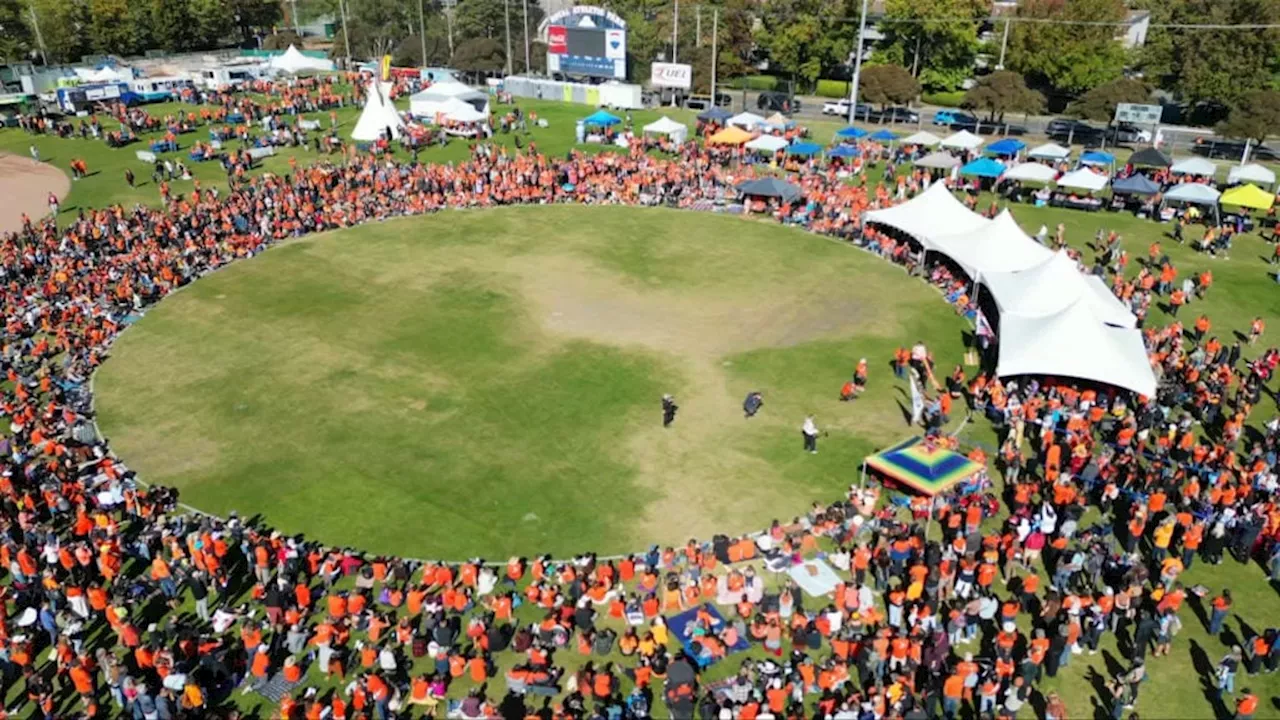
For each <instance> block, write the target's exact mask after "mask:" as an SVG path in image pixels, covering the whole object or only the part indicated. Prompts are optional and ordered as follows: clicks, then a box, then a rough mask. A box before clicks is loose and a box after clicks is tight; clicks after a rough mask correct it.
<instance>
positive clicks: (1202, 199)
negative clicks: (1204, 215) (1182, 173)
mask: <svg viewBox="0 0 1280 720" xmlns="http://www.w3.org/2000/svg"><path fill="white" fill-rule="evenodd" d="M1220 195H1222V193H1220V192H1218V191H1217V190H1214V189H1213V188H1211V187H1209V186H1208V185H1205V184H1203V183H1182V184H1181V185H1175V186H1174V187H1173V189H1172V190H1170V191H1169V192H1167V193H1165V195H1164V199H1165V201H1166V202H1180V203H1187V204H1189V205H1217V204H1218V197H1219V196H1220Z"/></svg>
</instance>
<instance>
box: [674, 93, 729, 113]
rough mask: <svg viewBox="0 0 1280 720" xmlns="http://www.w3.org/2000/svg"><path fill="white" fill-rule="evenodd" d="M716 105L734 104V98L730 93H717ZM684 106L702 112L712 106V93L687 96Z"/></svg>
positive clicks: (724, 106)
mask: <svg viewBox="0 0 1280 720" xmlns="http://www.w3.org/2000/svg"><path fill="white" fill-rule="evenodd" d="M716 105H718V106H720V107H722V108H727V107H729V106H731V105H733V98H732V97H730V96H729V94H728V93H716ZM684 106H685V107H686V108H689V109H690V110H696V111H698V112H702V111H704V110H709V109H710V108H711V96H710V95H690V96H689V97H687V98H685V100H684Z"/></svg>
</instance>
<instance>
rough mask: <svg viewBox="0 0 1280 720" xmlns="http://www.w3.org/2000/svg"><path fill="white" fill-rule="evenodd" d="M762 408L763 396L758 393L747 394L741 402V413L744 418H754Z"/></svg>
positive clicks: (753, 391)
mask: <svg viewBox="0 0 1280 720" xmlns="http://www.w3.org/2000/svg"><path fill="white" fill-rule="evenodd" d="M762 407H764V396H763V395H761V394H760V393H759V392H758V391H755V390H752V391H751V392H749V393H747V397H746V399H744V400H743V401H742V412H743V416H744V417H755V414H756V413H758V412H760V408H762Z"/></svg>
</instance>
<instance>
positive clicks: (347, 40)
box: [338, 0, 351, 72]
mask: <svg viewBox="0 0 1280 720" xmlns="http://www.w3.org/2000/svg"><path fill="white" fill-rule="evenodd" d="M338 12H340V13H342V46H343V48H344V49H346V51H347V72H350V71H351V36H350V35H348V34H347V4H346V3H345V2H343V1H342V0H338Z"/></svg>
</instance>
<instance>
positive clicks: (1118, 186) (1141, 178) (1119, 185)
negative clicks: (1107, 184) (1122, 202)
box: [1111, 175, 1160, 195]
mask: <svg viewBox="0 0 1280 720" xmlns="http://www.w3.org/2000/svg"><path fill="white" fill-rule="evenodd" d="M1111 192H1112V193H1114V194H1116V195H1155V194H1156V193H1158V192H1160V183H1157V182H1156V181H1154V180H1152V179H1151V178H1149V177H1147V176H1146V175H1130V176H1129V177H1127V178H1124V179H1122V180H1116V181H1115V182H1113V183H1111Z"/></svg>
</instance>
